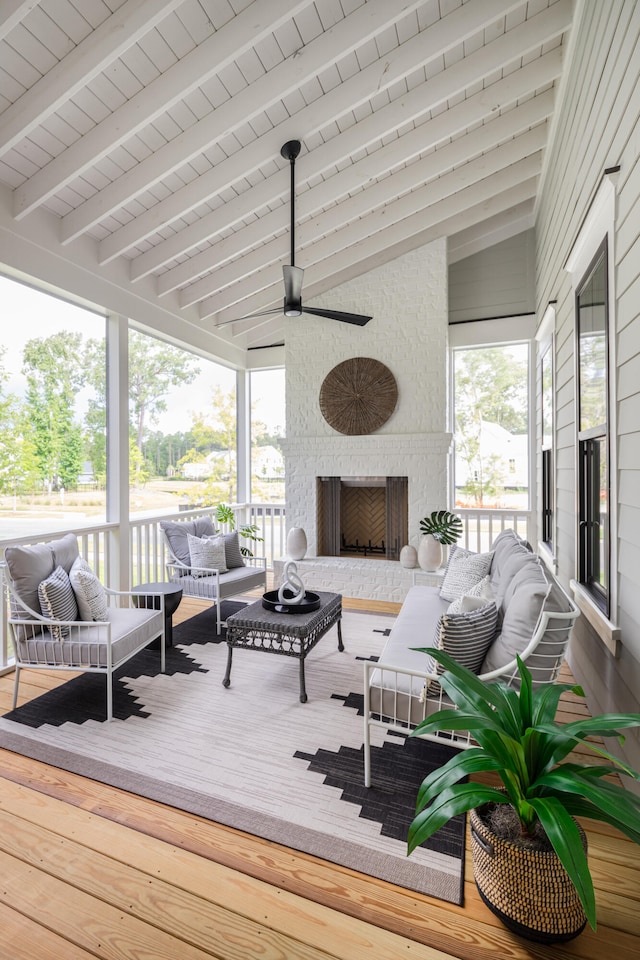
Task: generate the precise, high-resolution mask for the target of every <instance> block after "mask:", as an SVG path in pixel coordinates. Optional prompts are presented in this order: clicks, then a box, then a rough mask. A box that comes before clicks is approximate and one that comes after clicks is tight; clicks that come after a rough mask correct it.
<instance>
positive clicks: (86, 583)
mask: <svg viewBox="0 0 640 960" xmlns="http://www.w3.org/2000/svg"><path fill="white" fill-rule="evenodd" d="M69 580H70V581H71V586H72V588H73V592H74V593H75V596H76V601H77V603H78V612H79V615H80V619H81V620H87V621H89V620H98V621H100V622H104V621H105V620H107V618H108V609H109V608H108V603H107V594H106V592H105V589H104V587H103V586H102V584H101V583H100V581H99V580H98V578H97V577H96V575H95V573H94V572H93V570H92V569H91V566H90V565H89V564H88V563H87V561H86V560H85V559H84V558H83V557H78V558H77V559H76V560H75V561H74V564H73V566H72V567H71V573H70V574H69Z"/></svg>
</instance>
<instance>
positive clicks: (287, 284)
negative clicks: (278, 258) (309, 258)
mask: <svg viewBox="0 0 640 960" xmlns="http://www.w3.org/2000/svg"><path fill="white" fill-rule="evenodd" d="M282 275H283V277H284V299H285V301H286V302H287V303H299V302H300V300H301V299H302V278H303V277H304V270H303V269H302V267H294V266H288V265H285V266H283V267H282Z"/></svg>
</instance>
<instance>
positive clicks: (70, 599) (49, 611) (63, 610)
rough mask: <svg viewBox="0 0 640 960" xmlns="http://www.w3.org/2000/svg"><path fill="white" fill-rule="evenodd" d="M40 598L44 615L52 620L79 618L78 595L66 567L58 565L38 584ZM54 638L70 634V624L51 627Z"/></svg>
mask: <svg viewBox="0 0 640 960" xmlns="http://www.w3.org/2000/svg"><path fill="white" fill-rule="evenodd" d="M38 598H39V601H40V609H41V610H42V615H43V617H50V618H51V619H52V620H77V619H78V604H77V603H76V596H75V593H74V592H73V588H72V586H71V581H70V580H69V575H68V574H67V572H66V570H65V569H64V567H60V566H57V567H56V568H55V570H54V571H53V573H52V574H50V575H49V576H48V577H47V578H46V580H43V581H42V582H41V583H40V584H39V585H38ZM49 629H50V630H51V635H52V637H53V639H54V640H58V641H60V640H62V639H63V638H64V637H68V636H69V631H70V628H69V627H68V626H64V627H62V626H61V627H56V626H52V627H50V628H49Z"/></svg>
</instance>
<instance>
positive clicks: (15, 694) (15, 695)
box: [13, 664, 20, 710]
mask: <svg viewBox="0 0 640 960" xmlns="http://www.w3.org/2000/svg"><path fill="white" fill-rule="evenodd" d="M19 683H20V667H19V666H18V665H17V664H16V681H15V683H14V685H13V709H14V710H15V709H16V707H17V706H18V684H19Z"/></svg>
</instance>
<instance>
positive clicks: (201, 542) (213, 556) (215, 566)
mask: <svg viewBox="0 0 640 960" xmlns="http://www.w3.org/2000/svg"><path fill="white" fill-rule="evenodd" d="M187 543H188V545H189V558H190V559H189V564H190V566H191V575H192V576H194V577H206V576H208V575H209V572H210V571H211V570H217V571H218V572H219V573H226V572H227V567H226V560H225V551H224V538H223V537H215V536H214V537H194V536H192V535H191V534H190V533H188V534H187Z"/></svg>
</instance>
